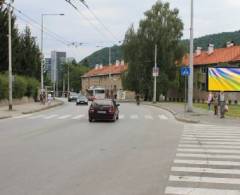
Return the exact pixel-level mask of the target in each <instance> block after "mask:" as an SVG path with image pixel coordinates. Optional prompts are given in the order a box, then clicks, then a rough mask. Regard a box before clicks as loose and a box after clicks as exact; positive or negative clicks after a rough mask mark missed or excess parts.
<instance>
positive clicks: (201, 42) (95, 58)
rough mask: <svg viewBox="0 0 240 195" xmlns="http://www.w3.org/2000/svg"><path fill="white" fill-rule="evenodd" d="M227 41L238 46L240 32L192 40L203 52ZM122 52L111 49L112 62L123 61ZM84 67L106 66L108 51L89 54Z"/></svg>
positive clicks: (117, 48) (84, 61)
mask: <svg viewBox="0 0 240 195" xmlns="http://www.w3.org/2000/svg"><path fill="white" fill-rule="evenodd" d="M228 41H233V42H235V43H236V44H238V45H240V31H235V32H223V33H219V34H211V35H206V36H203V37H199V38H196V39H195V40H194V46H195V48H196V47H202V48H203V49H204V50H206V49H207V46H208V44H209V43H211V44H214V46H215V48H221V47H225V46H226V43H227V42H228ZM183 43H184V45H185V46H186V48H188V45H189V40H183ZM123 58H124V57H123V51H122V47H121V46H114V47H112V62H113V63H114V62H115V61H116V60H121V59H123ZM81 63H84V64H85V65H89V66H90V67H92V66H95V64H104V65H105V64H108V63H109V49H108V48H103V49H101V50H98V51H96V52H94V53H93V54H91V55H90V56H88V57H86V58H85V59H83V60H82V61H81Z"/></svg>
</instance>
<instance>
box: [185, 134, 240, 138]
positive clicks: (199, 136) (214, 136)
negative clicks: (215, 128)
mask: <svg viewBox="0 0 240 195" xmlns="http://www.w3.org/2000/svg"><path fill="white" fill-rule="evenodd" d="M182 137H183V138H185V137H186V138H187V137H189V138H191V137H193V138H231V139H240V136H237V135H235V136H230V135H208V136H207V135H196V136H195V135H183V136H182Z"/></svg>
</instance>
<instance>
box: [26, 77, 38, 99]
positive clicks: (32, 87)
mask: <svg viewBox="0 0 240 195" xmlns="http://www.w3.org/2000/svg"><path fill="white" fill-rule="evenodd" d="M26 80H27V92H26V96H28V97H33V98H34V99H36V98H37V95H38V87H39V81H38V80H37V79H34V78H30V77H29V78H26Z"/></svg>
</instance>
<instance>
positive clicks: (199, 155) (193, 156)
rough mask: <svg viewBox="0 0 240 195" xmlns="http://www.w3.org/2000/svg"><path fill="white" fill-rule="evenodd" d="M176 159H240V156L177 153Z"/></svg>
mask: <svg viewBox="0 0 240 195" xmlns="http://www.w3.org/2000/svg"><path fill="white" fill-rule="evenodd" d="M176 157H187V158H189V157H190V158H205V159H212V158H213V159H214V158H215V159H226V160H229V159H232V160H234V159H240V155H223V154H191V153H177V154H176Z"/></svg>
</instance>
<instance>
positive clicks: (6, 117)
mask: <svg viewBox="0 0 240 195" xmlns="http://www.w3.org/2000/svg"><path fill="white" fill-rule="evenodd" d="M8 118H12V116H1V117H0V120H1V119H8Z"/></svg>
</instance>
